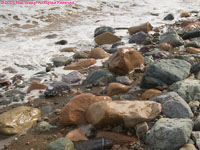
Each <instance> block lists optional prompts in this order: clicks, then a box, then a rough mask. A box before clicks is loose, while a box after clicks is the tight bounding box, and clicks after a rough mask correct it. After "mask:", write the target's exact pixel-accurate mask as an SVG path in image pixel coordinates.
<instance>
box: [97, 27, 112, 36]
mask: <svg viewBox="0 0 200 150" xmlns="http://www.w3.org/2000/svg"><path fill="white" fill-rule="evenodd" d="M105 32H110V33H113V34H114V33H115V29H114V28H112V27H108V26H102V27H98V28H96V29H95V31H94V37H96V36H98V35H100V34H103V33H105Z"/></svg>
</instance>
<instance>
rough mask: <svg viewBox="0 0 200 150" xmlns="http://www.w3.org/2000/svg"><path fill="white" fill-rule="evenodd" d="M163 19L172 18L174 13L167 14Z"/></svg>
mask: <svg viewBox="0 0 200 150" xmlns="http://www.w3.org/2000/svg"><path fill="white" fill-rule="evenodd" d="M164 20H174V15H173V14H168V15H167V16H165V18H164Z"/></svg>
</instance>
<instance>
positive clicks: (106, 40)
mask: <svg viewBox="0 0 200 150" xmlns="http://www.w3.org/2000/svg"><path fill="white" fill-rule="evenodd" d="M94 40H95V42H96V43H97V44H98V45H104V44H113V43H115V42H118V41H121V38H120V37H119V36H116V35H114V34H112V33H110V32H105V33H103V34H100V35H98V36H96V37H95V39H94Z"/></svg>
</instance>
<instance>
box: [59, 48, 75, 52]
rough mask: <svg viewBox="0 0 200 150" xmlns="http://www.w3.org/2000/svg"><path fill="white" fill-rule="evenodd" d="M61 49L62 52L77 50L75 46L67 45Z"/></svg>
mask: <svg viewBox="0 0 200 150" xmlns="http://www.w3.org/2000/svg"><path fill="white" fill-rule="evenodd" d="M60 51H61V52H75V51H76V48H75V47H65V48H62V49H61V50H60Z"/></svg>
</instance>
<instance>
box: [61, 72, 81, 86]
mask: <svg viewBox="0 0 200 150" xmlns="http://www.w3.org/2000/svg"><path fill="white" fill-rule="evenodd" d="M82 79H83V75H82V74H81V73H80V72H78V71H72V72H70V73H69V74H67V75H63V76H62V81H63V82H65V83H67V84H69V85H76V84H80V83H81V81H82Z"/></svg>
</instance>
